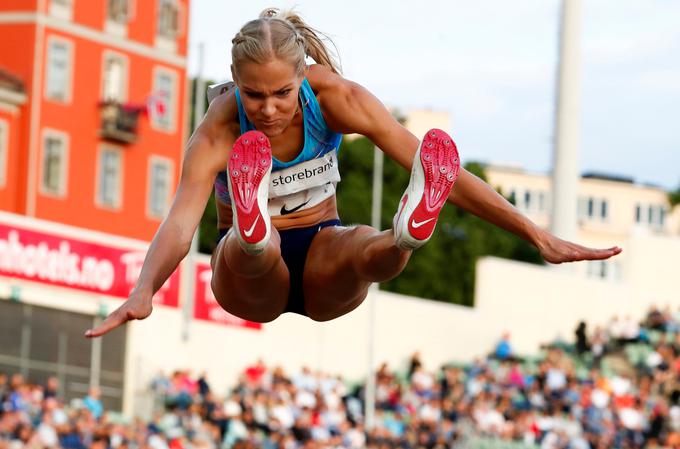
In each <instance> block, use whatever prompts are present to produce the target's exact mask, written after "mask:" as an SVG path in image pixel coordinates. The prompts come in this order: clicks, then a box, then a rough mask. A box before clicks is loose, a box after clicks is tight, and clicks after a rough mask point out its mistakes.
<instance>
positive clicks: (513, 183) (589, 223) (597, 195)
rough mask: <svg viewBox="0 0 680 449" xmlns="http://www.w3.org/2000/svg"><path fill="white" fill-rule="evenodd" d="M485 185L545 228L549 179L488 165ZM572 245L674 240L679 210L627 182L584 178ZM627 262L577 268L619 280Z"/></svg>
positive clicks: (657, 191) (624, 257) (655, 192)
mask: <svg viewBox="0 0 680 449" xmlns="http://www.w3.org/2000/svg"><path fill="white" fill-rule="evenodd" d="M486 176H487V178H488V179H487V181H488V182H489V184H490V185H491V186H493V187H494V188H495V189H496V190H498V191H499V192H501V193H502V194H503V195H504V196H505V197H506V198H509V199H510V200H511V201H512V202H513V203H514V204H515V206H516V207H517V208H518V209H519V210H520V211H521V212H522V213H523V214H525V215H527V216H528V217H529V218H530V219H531V220H532V221H533V222H534V223H536V224H538V225H539V226H541V227H543V228H546V229H547V228H549V226H550V217H551V208H552V195H551V192H552V179H551V177H550V176H548V175H545V174H537V173H530V172H527V171H525V170H523V169H521V168H518V167H508V166H499V165H489V166H487V167H486ZM578 188H579V194H578V199H577V204H576V207H577V208H578V213H577V217H578V236H577V239H576V240H577V241H578V242H579V243H581V244H583V245H588V246H594V247H610V246H614V245H619V246H622V245H623V242H625V241H627V240H628V239H629V238H630V237H631V236H642V235H649V236H658V237H676V238H677V237H679V236H680V208H675V209H673V208H672V207H671V204H670V203H669V199H668V193H667V192H666V191H664V190H663V189H661V188H659V187H655V186H650V185H642V184H636V183H635V182H634V181H633V180H632V179H627V178H623V177H615V176H607V175H603V174H597V173H586V174H584V175H583V176H582V177H581V180H580V182H579V186H578ZM628 261H629V256H628V254H627V252H626V251H625V248H624V252H623V253H622V254H621V255H620V256H619V257H617V258H615V259H613V260H611V261H606V262H601V261H594V262H589V263H586V264H583V265H581V266H579V270H580V271H581V272H582V273H584V274H585V275H586V276H589V277H601V278H605V279H610V280H617V279H618V280H622V279H623V278H625V276H626V273H627V269H626V266H627V265H628Z"/></svg>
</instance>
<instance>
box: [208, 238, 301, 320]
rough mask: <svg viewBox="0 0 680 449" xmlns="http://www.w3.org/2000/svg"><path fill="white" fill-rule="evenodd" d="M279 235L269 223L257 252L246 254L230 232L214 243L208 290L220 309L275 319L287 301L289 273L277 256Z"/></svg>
mask: <svg viewBox="0 0 680 449" xmlns="http://www.w3.org/2000/svg"><path fill="white" fill-rule="evenodd" d="M280 242H281V238H280V237H279V233H278V232H277V231H276V229H274V228H273V227H272V230H271V239H270V240H269V242H268V243H267V246H266V247H265V248H264V250H263V252H262V253H261V254H258V255H257V256H251V255H248V254H246V253H245V252H244V251H243V250H242V249H241V246H240V245H239V243H238V241H237V238H236V236H235V235H234V233H233V232H229V233H228V234H227V235H226V236H225V237H224V238H223V239H222V240H221V241H220V243H219V244H218V245H217V248H216V249H215V252H214V254H213V258H212V261H211V265H212V267H213V276H212V290H213V293H214V294H215V298H216V299H217V302H218V303H219V304H220V305H221V306H222V308H223V309H224V310H226V311H227V312H229V313H231V314H232V315H236V316H238V317H240V318H243V319H246V320H249V321H254V322H258V323H266V322H269V321H272V320H274V319H276V318H277V317H278V316H279V315H281V313H282V312H283V310H284V308H285V307H286V302H287V301H288V287H289V276H288V268H286V265H285V263H284V262H283V259H282V258H281V248H280Z"/></svg>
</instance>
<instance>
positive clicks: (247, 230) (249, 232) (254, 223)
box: [243, 215, 260, 237]
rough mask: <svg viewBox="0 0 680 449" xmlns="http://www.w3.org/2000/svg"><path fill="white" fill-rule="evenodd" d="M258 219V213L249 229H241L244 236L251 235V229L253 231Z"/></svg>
mask: <svg viewBox="0 0 680 449" xmlns="http://www.w3.org/2000/svg"><path fill="white" fill-rule="evenodd" d="M259 219H260V216H259V215H258V216H257V218H256V219H255V221H254V222H253V225H252V226H251V227H250V229H246V230H244V231H243V234H244V235H245V236H246V237H250V236H251V235H253V231H255V225H256V224H257V221H258V220H259Z"/></svg>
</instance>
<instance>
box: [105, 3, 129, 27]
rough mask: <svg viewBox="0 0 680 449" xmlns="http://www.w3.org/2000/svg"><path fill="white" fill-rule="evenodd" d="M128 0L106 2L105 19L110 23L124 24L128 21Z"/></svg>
mask: <svg viewBox="0 0 680 449" xmlns="http://www.w3.org/2000/svg"><path fill="white" fill-rule="evenodd" d="M128 8H129V5H128V0H108V1H107V9H106V18H107V19H108V20H111V21H112V22H117V23H122V24H125V23H127V21H128V17H129V11H128Z"/></svg>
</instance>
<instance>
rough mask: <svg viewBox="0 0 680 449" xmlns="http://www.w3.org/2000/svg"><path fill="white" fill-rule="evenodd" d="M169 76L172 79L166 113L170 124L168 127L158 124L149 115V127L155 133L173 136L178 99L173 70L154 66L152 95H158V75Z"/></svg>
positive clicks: (176, 80)
mask: <svg viewBox="0 0 680 449" xmlns="http://www.w3.org/2000/svg"><path fill="white" fill-rule="evenodd" d="M161 74H164V75H169V76H170V78H172V90H173V91H172V92H170V98H169V99H168V101H167V103H166V105H165V106H166V111H167V112H166V113H167V114H168V115H169V116H170V123H169V124H168V125H165V124H162V123H159V122H158V120H157V117H156V116H155V115H154V114H153V113H152V114H151V127H152V129H154V130H156V131H162V132H166V133H168V134H174V133H175V132H177V104H178V101H177V100H178V97H179V74H178V73H177V72H176V71H175V70H171V69H168V68H166V67H160V66H156V67H154V69H153V91H152V95H158V92H159V89H158V77H159V75H161Z"/></svg>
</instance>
